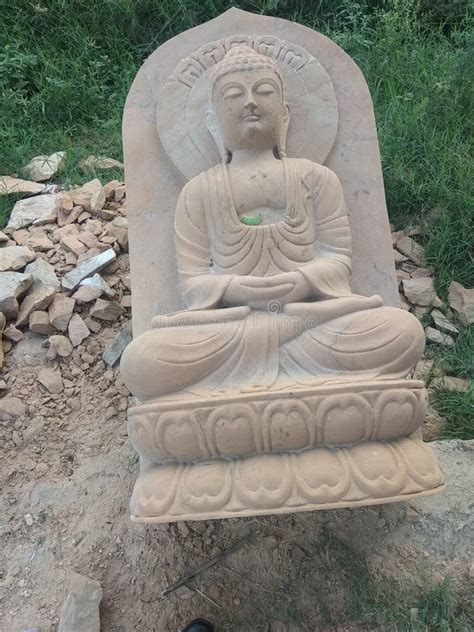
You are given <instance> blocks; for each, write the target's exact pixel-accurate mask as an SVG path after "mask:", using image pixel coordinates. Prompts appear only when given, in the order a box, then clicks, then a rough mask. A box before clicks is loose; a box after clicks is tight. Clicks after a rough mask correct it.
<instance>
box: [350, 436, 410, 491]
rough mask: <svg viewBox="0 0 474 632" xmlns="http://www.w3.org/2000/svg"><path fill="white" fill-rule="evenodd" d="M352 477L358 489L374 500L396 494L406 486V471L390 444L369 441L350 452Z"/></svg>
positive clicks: (354, 447)
mask: <svg viewBox="0 0 474 632" xmlns="http://www.w3.org/2000/svg"><path fill="white" fill-rule="evenodd" d="M347 454H350V459H351V463H352V468H353V475H354V478H355V479H356V481H357V483H358V484H359V487H360V488H361V489H362V490H364V491H365V492H366V493H367V494H369V495H372V496H374V497H375V498H382V497H384V496H389V495H391V494H396V493H398V492H399V491H400V490H401V489H402V488H403V487H404V486H405V484H406V481H407V475H406V469H405V468H404V467H403V463H401V461H400V458H399V457H398V455H397V453H396V451H395V450H394V449H393V448H391V446H390V444H384V443H380V442H378V441H370V442H367V443H361V444H359V445H356V446H353V447H352V448H351V449H350V451H347Z"/></svg>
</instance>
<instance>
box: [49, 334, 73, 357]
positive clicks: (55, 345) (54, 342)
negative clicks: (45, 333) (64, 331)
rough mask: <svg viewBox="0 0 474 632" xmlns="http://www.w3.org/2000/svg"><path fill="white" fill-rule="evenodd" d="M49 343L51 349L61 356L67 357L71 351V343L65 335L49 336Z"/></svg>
mask: <svg viewBox="0 0 474 632" xmlns="http://www.w3.org/2000/svg"><path fill="white" fill-rule="evenodd" d="M49 344H50V347H51V348H52V349H53V351H54V352H55V353H56V354H57V355H58V356H60V357H61V358H67V356H70V355H71V353H72V344H71V342H70V340H69V338H66V336H61V335H54V336H50V337H49Z"/></svg>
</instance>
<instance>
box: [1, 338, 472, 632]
mask: <svg viewBox="0 0 474 632" xmlns="http://www.w3.org/2000/svg"><path fill="white" fill-rule="evenodd" d="M115 334H116V330H114V328H113V327H111V328H108V329H104V330H103V331H102V332H100V333H99V334H97V335H94V336H92V337H91V338H89V340H88V343H87V344H86V345H85V348H83V349H81V352H80V353H82V354H84V353H87V354H88V355H82V357H78V355H77V354H76V355H74V354H73V355H72V356H71V357H69V358H67V359H65V360H63V361H62V363H61V371H62V376H63V379H64V378H65V379H66V380H69V381H70V383H71V384H69V382H65V386H66V387H67V388H66V389H65V390H64V391H63V392H62V393H60V394H59V395H51V394H49V393H47V392H46V391H45V389H44V388H43V387H42V386H41V385H40V384H39V382H38V381H37V380H36V375H37V373H38V370H39V369H40V368H41V367H42V366H44V364H47V363H46V360H45V359H44V357H45V349H44V348H43V347H42V341H43V339H42V338H41V337H40V336H37V335H34V334H27V335H25V336H24V338H23V339H22V340H21V341H20V342H19V343H18V345H17V346H16V347H15V349H14V350H13V352H12V353H11V354H8V356H7V360H6V362H7V366H6V369H7V374H8V383H9V384H11V385H12V386H11V389H10V393H9V395H11V396H16V397H19V398H20V399H21V400H22V401H24V402H25V403H26V405H27V412H26V414H25V415H24V416H20V417H17V418H16V419H7V418H4V420H3V421H2V422H1V425H0V428H1V435H0V438H1V439H2V444H3V449H4V455H3V459H2V462H1V463H0V476H1V480H2V489H3V493H2V499H1V504H0V516H1V518H0V534H1V536H2V538H1V540H2V546H1V549H0V550H1V552H0V604H1V605H0V621H1V623H0V630H1V632H21V631H22V630H24V629H28V628H34V627H36V628H38V629H39V630H40V631H41V632H51V631H53V630H56V629H57V624H58V620H59V615H60V611H61V606H62V603H63V601H64V598H65V595H66V592H67V578H68V571H69V569H73V570H75V571H76V572H79V573H82V574H84V575H87V576H89V577H91V578H94V579H97V580H99V581H100V583H101V585H102V587H103V591H104V596H103V600H102V604H101V629H102V630H104V631H105V632H112V631H114V632H119V631H120V632H129V631H131V630H137V631H147V632H151V631H156V632H164V631H170V632H175V631H176V632H178V631H179V630H180V629H181V627H182V626H183V625H184V624H185V623H186V621H188V620H189V619H190V618H193V617H195V616H207V617H209V618H211V619H213V620H216V621H217V622H219V623H220V629H222V630H239V631H242V630H255V631H257V630H273V631H277V630H280V631H283V630H326V629H327V630H337V629H339V630H367V629H380V630H383V629H387V628H384V626H382V627H378V628H377V626H376V627H375V628H374V627H371V626H369V625H368V624H367V623H366V622H365V623H364V622H362V623H361V622H360V621H358V620H357V616H356V615H354V617H355V618H354V619H353V620H351V617H350V613H351V603H352V601H353V600H354V599H355V598H356V597H357V592H358V591H359V592H360V591H364V590H365V589H366V588H367V586H366V582H369V581H370V582H373V583H374V585H377V583H379V582H385V581H386V580H387V578H390V577H392V578H396V580H397V581H398V582H402V583H403V581H405V580H406V581H407V582H410V585H413V586H415V587H416V586H419V587H420V588H421V587H422V585H423V582H425V581H426V580H427V579H428V580H430V581H437V580H442V579H443V578H444V577H446V576H451V577H452V578H453V582H454V586H455V591H456V592H457V593H458V594H462V593H463V592H465V591H466V590H467V586H468V584H469V581H470V579H471V580H472V576H473V570H474V569H473V567H472V562H471V558H470V554H469V548H470V546H471V545H472V535H473V522H472V517H473V509H472V492H471V490H472V482H473V481H472V478H473V473H472V454H473V450H474V445H473V444H474V442H458V441H450V442H438V443H433V444H432V445H433V447H434V449H435V450H436V452H437V454H438V456H439V458H440V460H441V463H442V466H443V467H444V469H445V472H446V474H447V476H448V485H447V489H446V491H445V492H443V493H441V494H438V495H436V496H432V497H429V498H425V499H422V500H419V501H417V502H413V503H412V504H395V505H385V506H379V507H373V508H363V509H357V510H332V511H325V512H315V513H308V514H305V513H303V514H295V515H288V516H286V517H276V516H269V517H266V518H262V519H258V520H255V519H240V520H239V519H236V520H222V521H205V522H190V523H178V524H170V525H158V526H153V525H140V524H133V523H131V522H130V520H129V515H128V502H129V497H130V493H131V489H132V485H133V482H134V480H135V478H136V476H137V470H138V463H137V457H136V455H135V453H134V451H133V449H132V447H131V446H130V444H129V442H128V439H127V431H126V406H127V391H126V389H125V387H124V386H123V383H122V382H121V380H120V376H119V372H118V369H113V370H112V369H107V368H106V367H105V365H104V364H103V361H102V360H101V359H100V357H101V351H102V349H103V347H104V345H105V344H106V343H107V342H108V341H109V340H110V339H112V338H113V336H114V335H115ZM470 466H471V467H470ZM248 533H251V534H253V539H251V540H250V541H249V542H248V543H246V544H245V545H243V546H242V547H241V548H240V549H239V550H238V551H237V552H235V553H232V554H231V555H229V556H226V557H225V558H224V559H223V560H221V561H220V562H218V563H217V564H216V565H214V566H213V567H212V568H211V569H209V570H207V571H205V572H203V573H201V574H200V575H198V577H197V578H195V579H194V580H193V581H192V582H190V583H189V584H188V586H187V587H186V586H185V587H183V588H180V589H179V590H176V591H174V592H172V593H171V594H169V595H168V596H167V597H161V592H162V591H163V590H164V589H165V588H166V587H167V586H168V585H170V584H172V583H173V582H174V581H176V580H177V579H179V578H180V577H181V576H183V575H185V574H186V573H187V572H188V571H189V570H190V569H192V568H194V567H196V566H199V565H200V564H203V563H205V562H206V561H207V560H209V559H210V558H211V557H212V556H214V555H216V554H218V553H219V552H221V551H225V550H226V548H228V547H229V546H231V545H232V544H233V543H234V542H235V541H236V540H238V539H239V538H241V537H243V536H245V535H246V534H248ZM357 582H359V583H358V584H357ZM351 600H352V601H351ZM354 612H356V611H354ZM336 621H345V623H344V624H342V623H341V624H340V625H339V626H337V625H336V624H335V623H334V622H336ZM291 622H293V623H291Z"/></svg>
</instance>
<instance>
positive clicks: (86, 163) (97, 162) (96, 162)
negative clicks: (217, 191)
mask: <svg viewBox="0 0 474 632" xmlns="http://www.w3.org/2000/svg"><path fill="white" fill-rule="evenodd" d="M79 166H80V167H81V169H84V170H86V169H103V170H108V169H123V162H120V161H118V160H115V159H114V158H107V157H105V156H94V155H91V156H87V158H84V160H81V162H80V163H79Z"/></svg>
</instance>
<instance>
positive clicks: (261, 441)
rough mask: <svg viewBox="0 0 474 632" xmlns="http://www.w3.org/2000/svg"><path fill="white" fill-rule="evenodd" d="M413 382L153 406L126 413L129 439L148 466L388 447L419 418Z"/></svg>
mask: <svg viewBox="0 0 474 632" xmlns="http://www.w3.org/2000/svg"><path fill="white" fill-rule="evenodd" d="M424 386H425V385H424V383H423V382H422V381H419V380H406V379H405V380H403V379H401V380H371V381H366V382H352V381H351V382H348V381H340V382H336V381H330V382H327V383H323V384H319V385H311V386H306V387H305V386H294V387H293V388H288V387H286V388H283V389H270V390H268V389H265V390H264V391H260V392H259V391H252V392H247V393H228V394H226V395H221V396H214V397H207V398H196V397H195V398H189V399H180V400H165V399H158V400H156V401H152V402H147V403H145V404H141V405H139V406H135V407H133V408H130V410H129V411H128V418H129V422H128V429H129V436H130V439H131V441H132V443H133V446H134V447H135V449H136V450H137V452H138V453H139V454H141V456H142V457H145V458H146V459H148V460H149V461H151V462H154V463H166V462H176V461H178V462H186V463H189V462H194V461H198V460H201V459H212V458H225V459H226V458H236V457H248V456H251V455H254V454H268V453H285V452H290V451H293V450H294V451H300V450H308V449H310V448H316V447H318V446H343V445H353V444H355V443H359V442H365V441H394V440H396V439H399V438H401V437H407V436H409V435H411V434H413V433H414V432H415V431H416V430H417V429H418V428H420V427H421V424H422V421H423V418H424V416H425V414H426V390H425V387H424Z"/></svg>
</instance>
